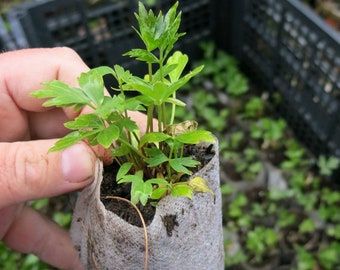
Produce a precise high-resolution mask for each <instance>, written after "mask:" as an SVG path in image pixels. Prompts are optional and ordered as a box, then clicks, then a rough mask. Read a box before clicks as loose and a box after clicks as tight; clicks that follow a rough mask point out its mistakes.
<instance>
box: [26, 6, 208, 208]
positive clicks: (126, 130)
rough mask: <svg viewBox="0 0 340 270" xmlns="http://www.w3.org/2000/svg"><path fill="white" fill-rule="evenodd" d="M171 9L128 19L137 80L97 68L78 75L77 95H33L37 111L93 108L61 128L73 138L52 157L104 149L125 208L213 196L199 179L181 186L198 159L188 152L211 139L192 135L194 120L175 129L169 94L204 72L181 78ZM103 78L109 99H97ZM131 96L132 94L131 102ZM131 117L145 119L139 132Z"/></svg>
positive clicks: (55, 85) (57, 85)
mask: <svg viewBox="0 0 340 270" xmlns="http://www.w3.org/2000/svg"><path fill="white" fill-rule="evenodd" d="M177 6H178V3H176V4H174V5H173V6H172V7H171V8H170V10H169V11H168V12H167V13H166V14H165V15H163V14H162V13H161V12H160V13H159V14H158V15H155V14H154V13H153V11H151V10H150V11H147V10H146V9H145V7H144V5H143V4H142V3H139V12H138V14H135V16H136V18H137V21H138V26H139V29H137V28H134V30H135V31H136V32H137V34H138V36H139V37H140V39H141V40H142V42H143V43H144V45H145V48H136V49H132V50H130V51H129V52H127V53H126V54H125V55H126V56H129V57H132V58H135V59H136V60H137V61H141V62H143V63H145V65H146V67H147V74H146V75H145V76H144V77H138V76H135V75H133V74H132V73H131V72H130V71H129V70H126V69H124V68H123V67H122V66H120V65H115V66H114V67H113V68H111V67H107V66H101V67H97V68H94V69H91V70H90V71H88V72H86V73H83V74H81V75H80V77H79V78H78V84H79V88H75V87H71V86H69V85H67V84H65V83H63V82H61V81H51V82H47V83H44V86H45V87H44V88H43V89H41V90H38V91H35V92H34V93H33V94H32V95H33V96H35V97H37V98H47V101H46V102H45V103H44V106H56V107H68V106H73V107H74V110H75V111H79V110H81V109H82V108H83V107H84V106H88V107H90V108H92V113H89V114H82V115H80V116H78V117H77V118H75V119H74V120H73V121H69V122H67V123H65V126H66V127H67V128H68V129H70V130H71V131H72V132H70V133H69V134H68V135H66V136H65V137H64V138H62V139H60V140H59V141H57V143H56V144H55V145H54V147H53V148H52V149H51V151H58V150H62V149H64V148H67V147H69V146H71V145H73V144H75V143H77V142H78V141H80V140H87V141H88V143H89V144H90V145H97V144H100V145H102V146H104V147H105V148H108V149H110V151H111V152H112V156H113V157H114V159H115V161H116V162H117V163H118V164H119V165H120V169H119V171H118V174H117V177H116V180H117V182H118V183H131V201H132V202H133V203H135V204H137V203H139V202H140V203H141V204H143V205H145V204H146V203H147V202H148V201H149V199H153V200H159V199H161V198H162V197H164V196H165V195H167V194H172V195H174V196H186V197H189V198H191V196H192V193H193V192H212V191H210V189H209V188H208V186H207V185H206V183H205V181H204V179H202V178H199V177H196V178H193V179H190V180H188V181H186V182H185V181H183V180H182V179H183V176H184V175H191V174H192V168H194V167H196V166H198V165H199V161H198V160H195V159H194V158H193V157H191V156H188V155H187V154H186V153H187V151H186V148H187V146H188V145H193V144H198V143H199V142H201V141H206V142H214V138H213V136H212V135H211V133H210V132H208V131H205V130H198V129H197V128H196V127H197V123H196V122H195V121H189V120H187V121H185V122H182V123H174V119H175V112H176V107H177V106H185V104H184V103H183V102H182V101H181V100H179V99H177V98H176V92H177V91H178V90H179V89H180V88H181V87H182V86H184V85H185V84H186V83H187V82H188V81H189V80H190V79H191V78H193V77H194V76H196V75H197V74H198V73H199V72H200V71H201V70H202V69H203V66H199V67H197V68H195V69H194V70H193V71H191V72H188V73H185V70H186V65H187V63H188V60H189V59H188V56H187V55H185V54H183V53H181V52H180V51H175V52H173V53H172V49H173V48H174V44H175V43H176V41H177V40H178V38H180V37H181V36H183V35H184V33H179V32H178V30H179V26H180V21H181V13H178V14H177V12H176V10H177ZM105 75H112V76H113V77H114V78H115V79H116V81H117V86H116V87H115V88H113V91H115V95H113V96H112V97H111V96H107V95H105V94H104V93H105V91H104V88H105V85H104V81H103V76H105ZM130 91H134V92H137V94H136V95H135V96H133V97H131V95H130V94H128V92H130ZM167 106H170V107H171V113H170V114H167V113H166V112H168V111H169V110H166V107H167ZM131 111H144V112H145V113H146V118H145V119H146V120H145V121H146V130H139V127H138V126H137V124H136V123H135V122H134V121H133V119H131V118H130V116H129V112H131ZM154 118H156V122H157V124H156V125H154V122H155V121H154Z"/></svg>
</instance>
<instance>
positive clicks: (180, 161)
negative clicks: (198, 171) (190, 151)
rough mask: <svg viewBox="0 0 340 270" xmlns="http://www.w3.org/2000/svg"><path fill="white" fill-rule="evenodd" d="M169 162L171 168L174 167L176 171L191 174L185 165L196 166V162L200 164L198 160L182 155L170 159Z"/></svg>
mask: <svg viewBox="0 0 340 270" xmlns="http://www.w3.org/2000/svg"><path fill="white" fill-rule="evenodd" d="M169 164H170V166H171V168H172V169H174V170H175V171H176V172H182V173H185V174H188V175H191V174H192V172H191V171H189V170H188V169H187V168H186V167H190V168H193V167H196V166H197V165H198V164H200V162H199V161H197V160H194V159H192V158H191V157H183V158H174V159H170V160H169Z"/></svg>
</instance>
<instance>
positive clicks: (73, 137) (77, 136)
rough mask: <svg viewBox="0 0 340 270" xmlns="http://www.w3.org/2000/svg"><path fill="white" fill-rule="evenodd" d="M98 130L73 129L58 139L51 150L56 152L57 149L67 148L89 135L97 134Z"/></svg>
mask: <svg viewBox="0 0 340 270" xmlns="http://www.w3.org/2000/svg"><path fill="white" fill-rule="evenodd" d="M97 132H98V131H87V132H79V131H73V132H71V133H69V134H67V135H66V136H65V137H63V138H61V139H60V140H58V141H57V142H56V143H55V144H54V146H53V147H52V148H51V149H50V150H49V151H50V152H55V151H60V150H63V149H66V148H68V147H70V146H72V145H74V144H75V143H77V142H79V141H81V140H83V139H85V138H87V137H88V136H90V135H93V134H96V133H97Z"/></svg>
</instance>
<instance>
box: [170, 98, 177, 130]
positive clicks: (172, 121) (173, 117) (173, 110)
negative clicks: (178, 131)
mask: <svg viewBox="0 0 340 270" xmlns="http://www.w3.org/2000/svg"><path fill="white" fill-rule="evenodd" d="M172 97H173V98H174V99H176V92H175V93H173V95H172ZM175 112H176V104H172V106H171V116H170V123H169V125H172V124H173V123H174V121H175Z"/></svg>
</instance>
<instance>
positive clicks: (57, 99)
mask: <svg viewBox="0 0 340 270" xmlns="http://www.w3.org/2000/svg"><path fill="white" fill-rule="evenodd" d="M43 85H44V86H45V87H44V88H43V89H40V90H37V91H34V92H32V93H31V96H33V97H37V98H49V99H48V100H47V101H45V102H44V104H43V105H44V106H46V107H50V106H56V107H68V106H72V105H78V106H77V109H78V110H79V109H80V108H81V107H83V106H85V105H90V104H91V100H90V99H89V98H88V97H87V96H86V95H85V94H84V92H82V91H80V90H79V89H77V88H74V87H71V86H69V85H67V84H65V83H63V82H61V81H57V80H53V81H50V82H46V83H43Z"/></svg>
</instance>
